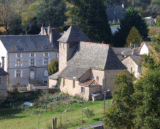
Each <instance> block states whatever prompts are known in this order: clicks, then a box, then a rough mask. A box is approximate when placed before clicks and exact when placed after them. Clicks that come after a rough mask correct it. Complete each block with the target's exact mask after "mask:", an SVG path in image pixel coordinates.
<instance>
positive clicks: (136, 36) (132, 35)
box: [125, 26, 141, 47]
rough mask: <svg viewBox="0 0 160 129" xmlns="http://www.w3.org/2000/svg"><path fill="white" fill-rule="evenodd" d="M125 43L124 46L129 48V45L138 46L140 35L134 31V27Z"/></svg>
mask: <svg viewBox="0 0 160 129" xmlns="http://www.w3.org/2000/svg"><path fill="white" fill-rule="evenodd" d="M126 41H127V44H126V45H125V46H128V47H129V46H130V43H132V44H138V46H140V43H141V35H140V33H139V31H138V30H137V29H136V27H134V26H133V27H132V28H131V30H130V32H129V35H128V37H127V39H126Z"/></svg>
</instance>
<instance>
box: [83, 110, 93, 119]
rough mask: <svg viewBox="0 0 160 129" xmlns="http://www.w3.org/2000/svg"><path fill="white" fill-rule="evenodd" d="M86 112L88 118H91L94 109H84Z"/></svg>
mask: <svg viewBox="0 0 160 129" xmlns="http://www.w3.org/2000/svg"><path fill="white" fill-rule="evenodd" d="M84 113H85V115H86V117H87V118H90V117H92V116H94V113H93V110H90V109H86V110H85V111H84Z"/></svg>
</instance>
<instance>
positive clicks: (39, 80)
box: [0, 35, 58, 89]
mask: <svg viewBox="0 0 160 129" xmlns="http://www.w3.org/2000/svg"><path fill="white" fill-rule="evenodd" d="M0 47H1V52H0V56H1V57H2V60H1V62H4V70H5V71H7V72H8V73H9V76H8V89H12V88H13V87H15V86H17V87H19V88H22V87H24V88H25V87H26V86H27V85H28V84H29V83H31V84H42V85H47V77H48V71H47V65H48V64H49V63H50V60H51V59H52V58H57V56H58V51H57V49H54V46H53V44H52V43H50V42H49V39H48V37H47V36H45V35H22V36H15V35H10V36H0Z"/></svg>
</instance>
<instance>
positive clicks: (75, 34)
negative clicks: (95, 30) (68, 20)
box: [58, 25, 90, 43]
mask: <svg viewBox="0 0 160 129" xmlns="http://www.w3.org/2000/svg"><path fill="white" fill-rule="evenodd" d="M58 41H59V42H65V43H69V42H80V41H90V39H89V38H88V37H87V36H86V35H85V34H84V32H83V31H82V30H81V29H80V28H79V27H78V26H77V25H72V26H70V27H69V29H68V30H67V31H66V32H64V34H63V35H62V37H61V38H60V39H58Z"/></svg>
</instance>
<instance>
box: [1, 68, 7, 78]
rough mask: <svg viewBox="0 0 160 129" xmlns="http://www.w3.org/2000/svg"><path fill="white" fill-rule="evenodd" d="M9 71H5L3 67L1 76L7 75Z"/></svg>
mask: <svg viewBox="0 0 160 129" xmlns="http://www.w3.org/2000/svg"><path fill="white" fill-rule="evenodd" d="M7 75H8V73H7V72H5V71H4V70H3V69H2V68H0V76H7Z"/></svg>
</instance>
